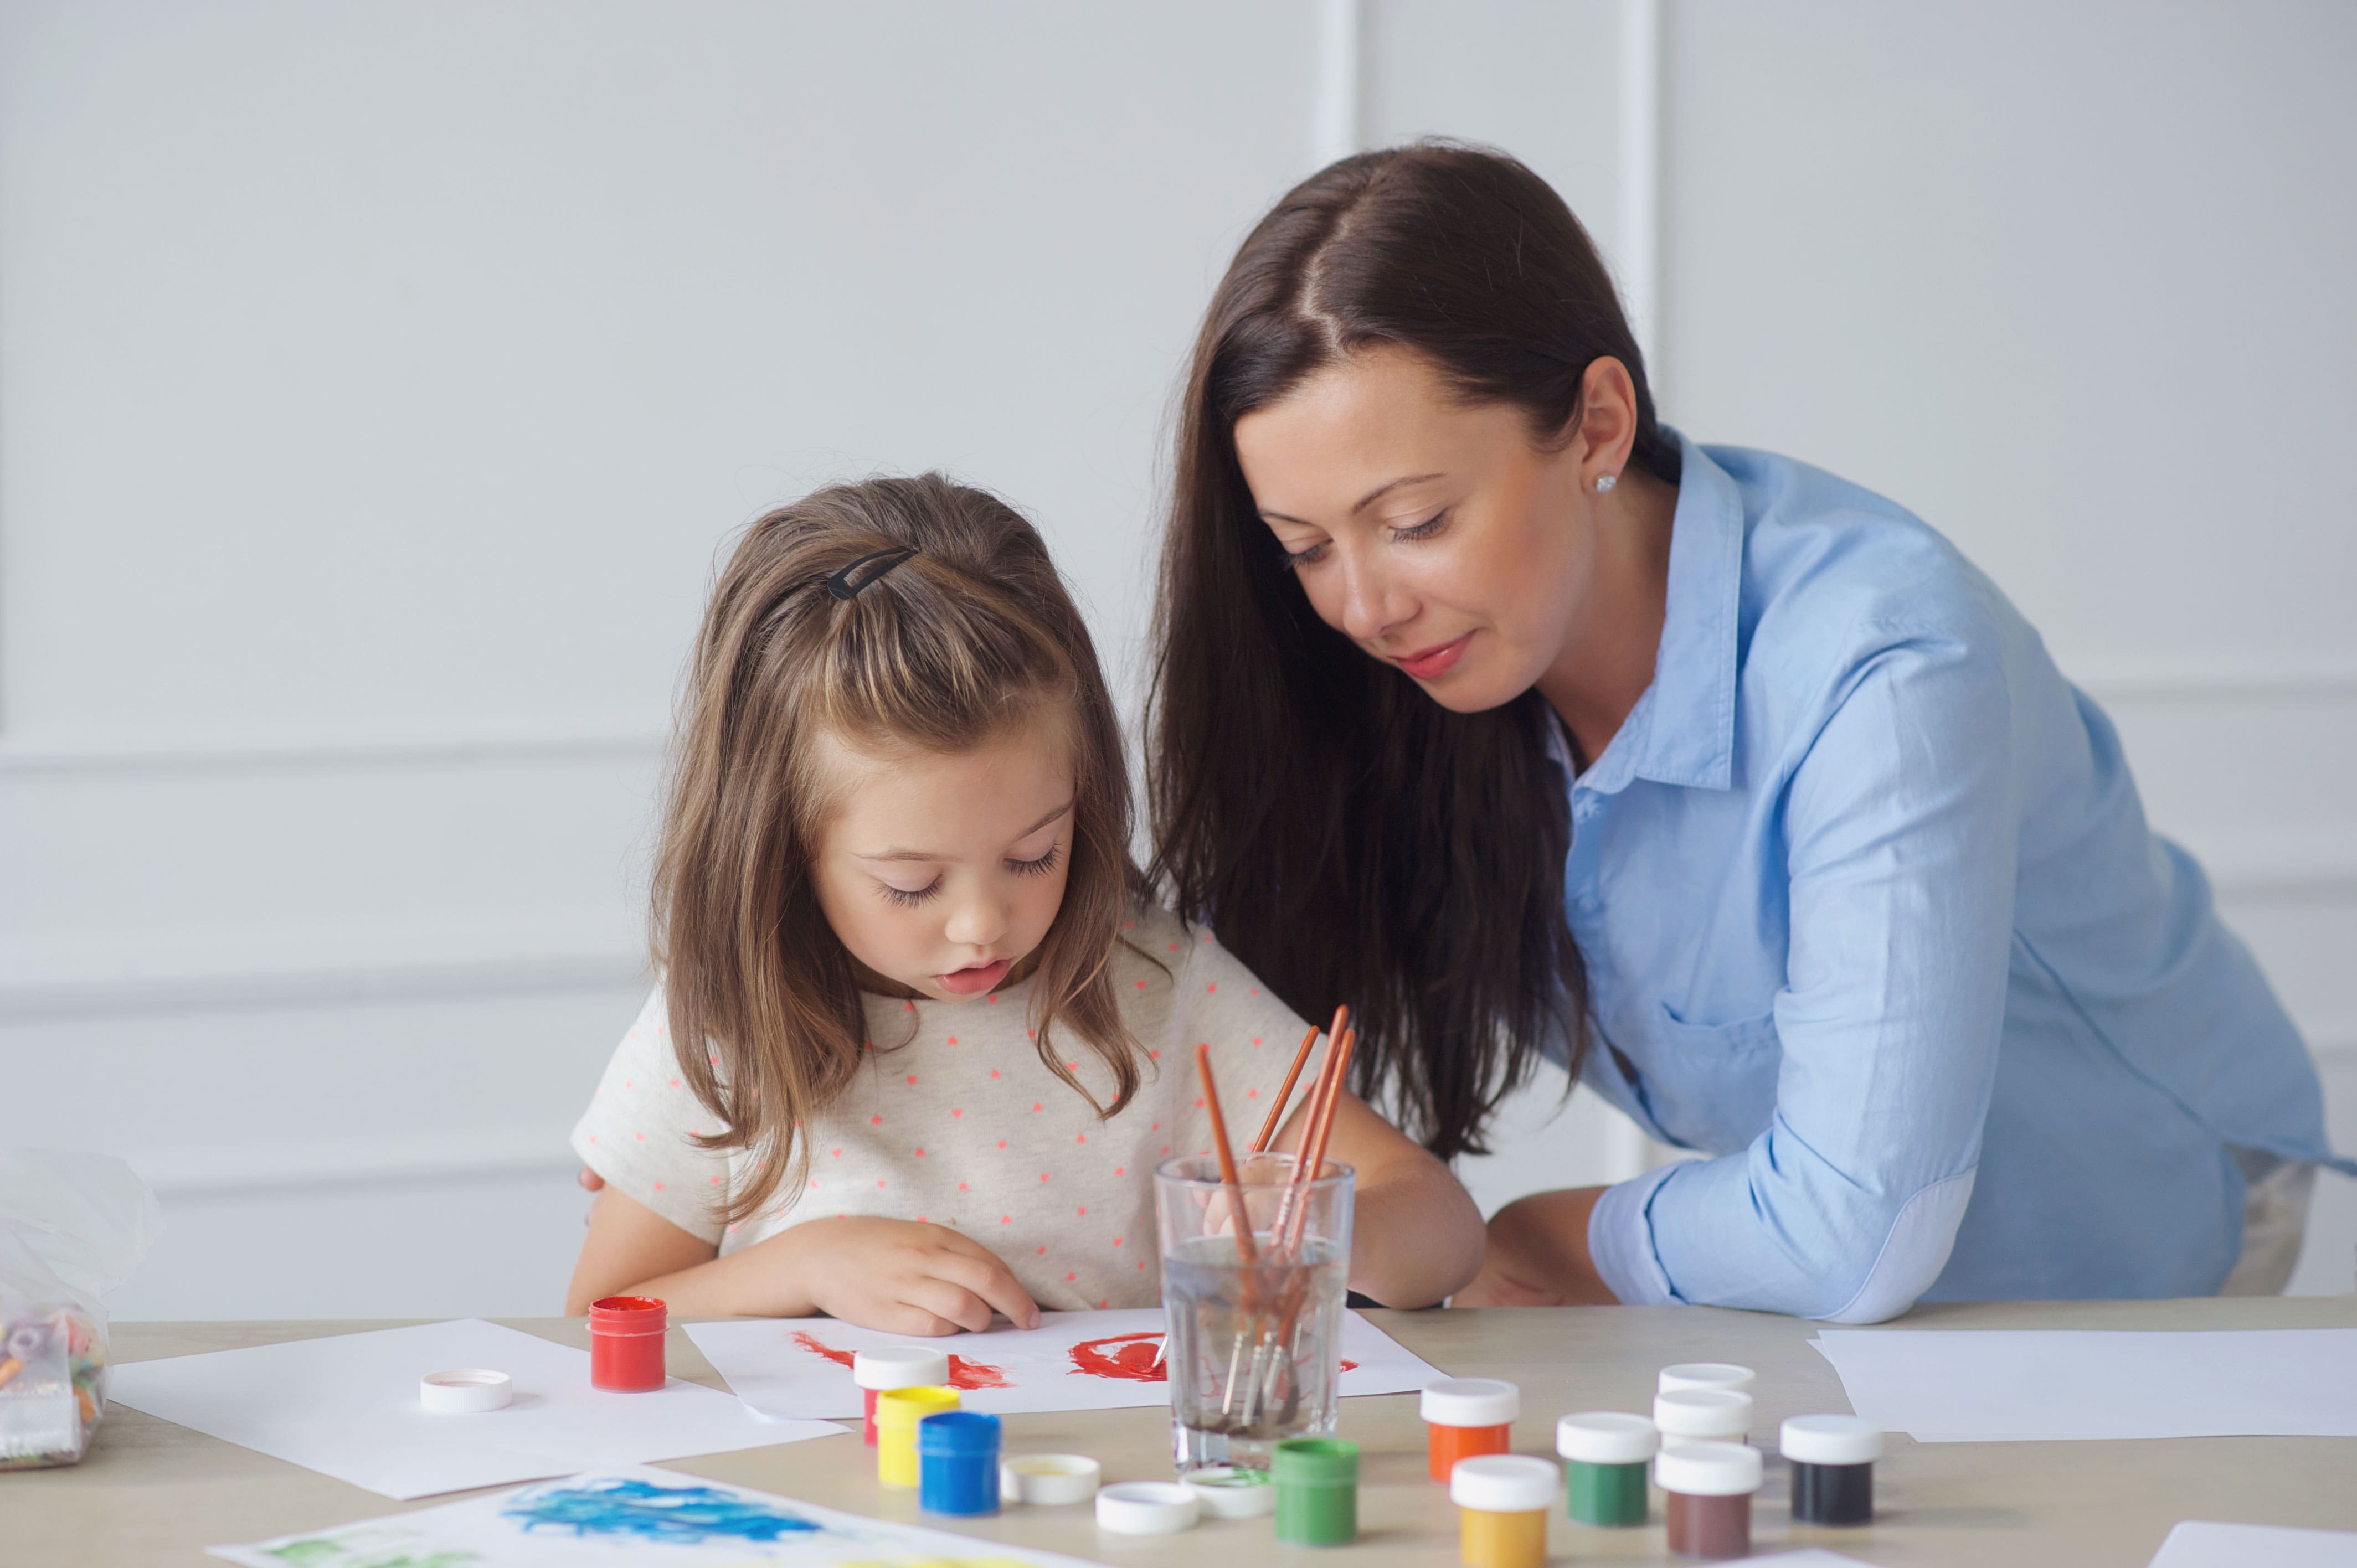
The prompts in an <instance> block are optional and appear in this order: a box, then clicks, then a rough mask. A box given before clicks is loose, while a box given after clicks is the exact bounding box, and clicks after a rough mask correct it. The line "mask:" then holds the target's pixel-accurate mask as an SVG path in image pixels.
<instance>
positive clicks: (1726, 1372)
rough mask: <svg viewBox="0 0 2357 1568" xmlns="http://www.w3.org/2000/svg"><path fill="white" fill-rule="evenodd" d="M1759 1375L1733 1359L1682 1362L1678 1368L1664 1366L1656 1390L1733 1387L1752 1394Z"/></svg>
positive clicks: (1658, 1391)
mask: <svg viewBox="0 0 2357 1568" xmlns="http://www.w3.org/2000/svg"><path fill="white" fill-rule="evenodd" d="M1754 1380H1755V1376H1754V1374H1753V1372H1752V1370H1751V1369H1750V1368H1749V1367H1738V1366H1737V1365H1736V1364H1735V1363H1734V1362H1732V1361H1680V1362H1679V1363H1678V1364H1677V1365H1676V1366H1674V1367H1663V1369H1662V1378H1661V1381H1660V1382H1659V1383H1658V1384H1657V1385H1656V1386H1655V1387H1654V1390H1653V1391H1654V1392H1655V1393H1662V1394H1665V1393H1668V1392H1669V1391H1671V1390H1673V1389H1733V1390H1735V1391H1738V1393H1749V1392H1750V1391H1751V1385H1752V1383H1753V1381H1754Z"/></svg>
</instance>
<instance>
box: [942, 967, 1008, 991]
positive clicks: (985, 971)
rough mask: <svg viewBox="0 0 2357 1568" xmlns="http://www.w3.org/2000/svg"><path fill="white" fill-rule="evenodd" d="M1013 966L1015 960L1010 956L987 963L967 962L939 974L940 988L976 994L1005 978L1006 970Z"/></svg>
mask: <svg viewBox="0 0 2357 1568" xmlns="http://www.w3.org/2000/svg"><path fill="white" fill-rule="evenodd" d="M1014 967H1015V961H1014V960H1013V959H1011V958H1002V959H996V960H993V961H991V962H989V963H976V964H969V965H967V966H966V967H965V968H963V969H959V970H952V971H951V972H949V973H947V974H944V975H942V976H941V977H940V978H941V983H942V990H944V991H952V992H955V993H957V994H958V995H960V996H978V995H980V994H981V993H983V992H985V991H988V990H991V989H993V988H994V987H996V985H997V984H998V983H999V982H1000V981H1002V980H1004V979H1006V972H1007V971H1008V970H1010V969H1012V968H1014Z"/></svg>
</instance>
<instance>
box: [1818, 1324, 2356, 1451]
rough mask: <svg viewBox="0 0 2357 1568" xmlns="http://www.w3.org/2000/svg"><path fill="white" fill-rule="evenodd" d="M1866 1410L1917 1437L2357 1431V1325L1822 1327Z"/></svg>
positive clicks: (1825, 1342) (1853, 1400) (1855, 1402)
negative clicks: (2140, 1329)
mask: <svg viewBox="0 0 2357 1568" xmlns="http://www.w3.org/2000/svg"><path fill="white" fill-rule="evenodd" d="M1814 1343H1815V1344H1816V1346H1817V1348H1818V1349H1820V1350H1821V1351H1823V1352H1824V1356H1825V1359H1828V1360H1830V1361H1831V1362H1832V1363H1833V1364H1834V1369H1835V1371H1836V1372H1838V1373H1839V1374H1841V1380H1842V1387H1843V1389H1844V1390H1845V1391H1846V1392H1847V1393H1848V1394H1849V1401H1850V1404H1851V1405H1852V1406H1853V1407H1854V1408H1855V1409H1856V1410H1857V1413H1858V1414H1859V1415H1861V1416H1864V1417H1865V1418H1866V1419H1867V1420H1868V1421H1870V1422H1872V1423H1875V1424H1876V1425H1877V1426H1879V1427H1881V1428H1883V1429H1884V1430H1885V1431H1889V1432H1904V1433H1907V1434H1910V1436H1912V1437H1914V1438H1915V1439H1916V1441H1918V1442H1920V1443H1999V1442H2023V1441H2038V1440H2051V1439H2078V1438H2119V1437H2244V1436H2278V1437H2357V1328H2276V1329H2214V1330H2208V1331H2201V1332H2190V1333H2186V1332H2176V1331H2168V1332H2154V1333H2103V1332H2089V1331H2085V1330H2055V1329H2021V1330H2013V1331H1996V1330H1944V1329H1921V1330H1914V1329H1834V1328H1829V1329H1826V1330H1825V1331H1824V1333H1823V1334H1822V1335H1821V1336H1819V1337H1818V1338H1817V1339H1816V1340H1815V1341H1814Z"/></svg>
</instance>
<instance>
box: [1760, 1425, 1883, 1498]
mask: <svg viewBox="0 0 2357 1568" xmlns="http://www.w3.org/2000/svg"><path fill="white" fill-rule="evenodd" d="M1777 1446H1778V1447H1780V1448H1781V1449H1782V1450H1783V1454H1784V1462H1785V1463H1786V1464H1787V1465H1790V1466H1792V1520H1793V1522H1794V1523H1796V1524H1865V1523H1867V1522H1868V1521H1870V1520H1872V1519H1873V1518H1874V1462H1875V1461H1876V1460H1877V1459H1879V1458H1881V1457H1882V1434H1881V1432H1880V1431H1879V1430H1878V1429H1877V1428H1876V1427H1875V1426H1874V1425H1872V1424H1871V1423H1867V1422H1865V1421H1861V1420H1859V1419H1858V1418H1857V1416H1854V1415H1796V1416H1794V1417H1792V1419H1791V1420H1790V1421H1787V1422H1786V1423H1784V1426H1783V1430H1782V1432H1781V1434H1780V1437H1779V1440H1778V1444H1777Z"/></svg>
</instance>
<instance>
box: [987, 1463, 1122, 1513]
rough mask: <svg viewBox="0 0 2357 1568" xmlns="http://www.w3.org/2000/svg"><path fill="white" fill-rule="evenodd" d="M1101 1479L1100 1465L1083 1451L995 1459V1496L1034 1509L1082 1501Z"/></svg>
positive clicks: (1102, 1469)
mask: <svg viewBox="0 0 2357 1568" xmlns="http://www.w3.org/2000/svg"><path fill="white" fill-rule="evenodd" d="M1103 1478H1104V1467H1103V1466H1101V1465H1099V1464H1098V1463H1097V1462H1096V1461H1095V1460H1093V1459H1092V1458H1090V1457H1089V1456H1088V1455H1085V1454H1017V1455H1012V1456H1010V1457H1008V1458H1005V1459H1002V1460H1000V1461H999V1462H998V1496H999V1498H1000V1500H1002V1501H1007V1502H1018V1503H1029V1504H1031V1505H1032V1506H1033V1507H1035V1508H1055V1507H1058V1506H1060V1505H1061V1504H1065V1503H1084V1502H1087V1501H1088V1500H1089V1499H1090V1498H1092V1497H1094V1496H1095V1495H1096V1490H1097V1483H1098V1482H1099V1481H1101V1480H1103Z"/></svg>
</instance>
